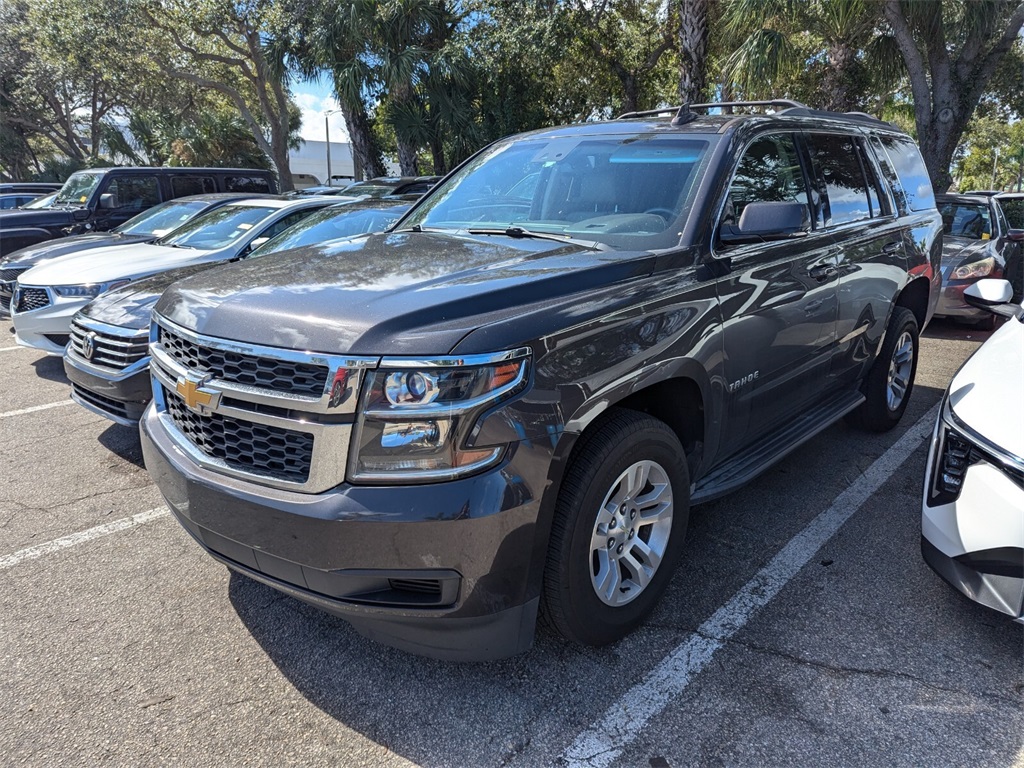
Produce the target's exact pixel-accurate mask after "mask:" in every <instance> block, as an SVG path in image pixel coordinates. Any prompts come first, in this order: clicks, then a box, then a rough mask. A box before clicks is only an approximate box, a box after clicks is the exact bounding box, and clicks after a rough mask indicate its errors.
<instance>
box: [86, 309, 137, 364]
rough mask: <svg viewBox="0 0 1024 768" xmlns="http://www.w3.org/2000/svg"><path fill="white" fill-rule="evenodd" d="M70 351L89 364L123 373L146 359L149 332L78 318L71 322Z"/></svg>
mask: <svg viewBox="0 0 1024 768" xmlns="http://www.w3.org/2000/svg"><path fill="white" fill-rule="evenodd" d="M70 352H71V353H72V354H73V355H75V356H76V357H78V358H81V359H82V360H85V361H86V362H88V363H91V364H92V365H95V366H99V367H102V368H109V369H111V370H114V371H123V370H126V369H127V368H129V367H131V366H136V368H141V367H142V365H140V363H141V361H143V360H146V359H147V358H148V357H149V331H148V330H146V331H139V330H137V329H135V328H119V327H117V326H113V325H106V324H104V323H97V322H95V321H91V320H89V319H88V318H83V317H82V316H81V315H79V316H76V317H75V319H74V320H72V321H71V347H70Z"/></svg>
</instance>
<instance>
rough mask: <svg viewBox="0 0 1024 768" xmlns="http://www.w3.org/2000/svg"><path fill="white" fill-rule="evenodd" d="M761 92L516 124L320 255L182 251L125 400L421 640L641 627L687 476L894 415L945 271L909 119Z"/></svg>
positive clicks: (219, 555) (486, 647)
mask: <svg viewBox="0 0 1024 768" xmlns="http://www.w3.org/2000/svg"><path fill="white" fill-rule="evenodd" d="M702 106H704V107H706V106H719V105H702ZM741 106H743V107H746V106H754V105H750V104H745V105H741ZM771 106H774V107H775V108H776V109H777V110H778V111H777V112H776V113H775V114H762V115H753V114H745V115H715V116H709V115H699V114H698V112H699V111H700V109H699V108H698V107H697V106H692V107H683V108H680V109H679V110H678V112H675V111H674V110H673V112H675V114H672V113H668V114H663V113H660V112H659V113H644V114H636V115H630V116H626V117H625V119H618V120H614V121H610V122H604V123H590V124H585V125H575V126H568V127H562V128H552V129H549V130H543V131H537V132H533V133H528V134H523V135H520V136H514V137H511V138H508V139H505V140H502V141H499V142H497V143H495V144H493V145H491V146H489V147H487V148H485V149H484V150H482V151H481V152H479V153H478V154H477V155H475V156H474V157H472V158H470V159H469V160H468V161H467V162H466V163H464V164H463V165H462V166H461V167H460V168H459V169H457V170H456V171H455V172H453V173H452V174H451V175H450V176H449V177H447V178H446V179H445V180H444V181H442V182H441V183H440V184H439V185H438V186H437V187H435V188H434V189H433V190H432V191H431V192H430V193H429V194H428V195H427V196H426V197H425V198H424V199H423V200H422V201H421V202H420V203H419V204H417V205H416V206H414V207H413V208H412V210H411V211H410V212H409V213H408V214H407V215H406V216H405V217H404V218H403V219H401V220H400V221H399V222H398V223H397V224H396V225H395V227H394V228H392V229H391V230H390V231H388V232H386V233H384V234H380V235H373V236H370V237H368V238H364V239H361V240H357V241H354V242H349V243H341V244H338V245H336V246H335V247H333V248H332V249H331V251H330V254H329V258H325V257H324V254H323V253H319V252H317V250H316V249H311V250H309V251H307V252H303V251H292V252H287V253H283V254H276V255H271V256H268V257H266V258H264V259H260V260H259V262H258V263H251V264H244V263H242V264H238V265H233V266H230V267H225V268H219V269H216V270H212V271H210V272H205V273H203V274H201V275H197V276H195V277H192V278H188V279H186V280H184V281H181V282H178V283H175V284H174V285H173V286H172V287H171V288H170V289H169V290H168V291H167V292H166V293H165V294H164V295H163V297H162V299H161V300H160V302H159V303H158V304H157V306H156V309H155V312H154V324H153V326H152V330H151V337H150V351H151V354H152V365H151V372H152V376H153V386H154V401H153V403H152V404H151V406H150V407H149V409H148V410H147V411H146V413H145V415H144V417H143V419H142V421H141V431H142V438H143V449H144V453H145V459H146V466H147V468H148V469H149V471H150V473H151V474H152V476H153V478H154V480H155V481H156V483H157V484H158V485H159V487H160V489H161V491H162V493H163V495H164V497H165V498H166V500H167V503H168V505H169V506H170V508H171V510H172V511H173V513H174V514H175V516H176V517H177V519H178V520H179V521H180V522H181V523H182V525H183V526H184V527H185V528H186V529H187V530H188V531H189V532H190V533H191V534H192V535H193V536H194V537H195V539H196V540H197V541H198V542H199V543H200V544H201V545H202V546H203V547H204V548H205V549H206V550H207V551H208V552H209V553H210V554H211V555H212V556H213V557H215V558H216V559H218V560H219V561H221V562H223V563H225V564H226V565H227V566H228V567H230V568H232V569H234V570H236V571H238V572H240V573H243V574H245V575H247V576H249V577H251V578H253V579H256V580H258V581H261V582H264V583H266V584H269V585H271V586H272V587H274V588H276V589H278V590H281V591H282V592H285V593H287V594H290V595H293V596H294V597H297V598H299V599H302V600H305V601H307V602H310V603H312V604H314V605H317V606H319V607H321V608H323V609H325V610H328V611H331V612H333V613H336V614H338V615H340V616H342V617H344V618H345V619H346V620H348V621H349V622H351V623H352V625H353V626H354V627H355V628H356V629H357V630H358V631H360V632H363V633H365V634H366V635H368V636H370V637H373V638H376V639H379V640H381V641H383V642H386V643H390V644H393V645H395V646H398V647H401V648H404V649H407V650H410V651H413V652H417V653H422V654H427V655H431V656H436V657H442V658H451V659H488V658H497V657H501V656H506V655H509V654H513V653H517V652H520V651H523V650H525V649H526V648H528V647H529V646H530V644H531V643H532V640H533V635H534V627H535V623H536V620H537V617H538V613H543V615H544V616H545V617H546V619H547V623H548V624H549V625H550V626H552V627H554V628H555V629H556V630H557V631H558V632H559V633H561V634H562V635H564V636H565V637H567V638H569V639H571V640H573V641H576V642H580V643H585V644H592V645H600V644H604V643H609V642H612V641H615V640H617V639H619V638H621V637H623V636H624V635H626V634H627V633H628V632H630V631H631V630H632V629H634V628H635V627H637V626H638V625H639V624H640V623H641V622H642V621H643V619H644V617H645V616H647V615H648V614H649V613H650V611H651V610H652V609H653V607H654V605H655V603H656V602H657V600H658V599H659V597H660V596H661V594H662V593H663V592H664V590H665V588H666V586H667V584H668V582H669V579H670V578H671V576H672V573H673V571H674V570H675V568H676V566H677V565H678V564H679V562H680V556H681V553H682V551H683V539H684V537H685V534H686V526H687V518H688V513H689V509H690V506H691V505H692V504H696V503H699V502H703V501H706V500H708V499H712V498H715V497H718V496H721V495H723V494H725V493H728V492H730V491H732V490H733V489H735V488H737V487H739V486H740V485H742V484H743V483H745V482H747V481H749V480H750V479H751V478H753V477H755V476H756V475H757V474H758V473H760V472H762V471H764V470H765V469H767V468H768V467H769V466H771V464H772V463H774V462H776V461H778V460H779V459H780V458H781V457H782V456H785V455H786V454H787V453H788V452H789V451H791V450H792V449H794V448H795V447H796V446H798V445H800V444H801V443H802V442H804V441H805V440H808V439H810V438H811V437H813V436H814V435H815V434H816V433H817V432H819V431H820V430H822V429H824V428H825V427H827V426H828V425H830V424H832V423H833V422H835V421H836V420H837V419H840V418H843V417H847V418H848V419H850V420H851V421H853V422H855V423H857V424H859V425H862V426H864V427H866V428H868V429H872V430H886V429H889V428H891V427H892V426H894V425H895V424H896V423H897V422H898V421H899V419H900V417H901V416H902V415H903V412H904V409H905V408H906V405H907V401H908V399H909V397H910V394H911V388H912V386H913V381H914V371H915V367H916V363H917V355H918V334H919V332H920V330H921V329H922V328H923V327H924V326H925V325H926V324H927V322H928V320H929V319H930V317H931V315H932V313H933V311H934V308H935V303H936V300H937V298H938V293H939V288H940V280H941V278H940V274H939V269H938V267H939V260H940V254H941V233H942V222H941V219H940V218H939V216H938V213H937V211H936V209H935V202H934V197H933V194H932V188H931V185H930V183H929V181H928V176H927V174H926V172H925V167H924V164H923V162H922V160H921V156H920V153H919V152H918V149H917V147H916V146H915V145H914V143H913V141H912V140H911V139H910V138H909V137H908V136H906V135H905V134H903V133H901V132H900V131H899V130H897V129H896V128H894V127H893V126H891V125H888V124H886V123H882V122H880V121H878V120H875V119H872V118H869V117H866V116H858V115H842V114H833V113H825V112H818V111H814V110H810V109H808V108H806V107H803V106H802V105H797V104H792V103H786V102H781V103H780V102H776V103H772V105H771ZM684 570H685V564H684Z"/></svg>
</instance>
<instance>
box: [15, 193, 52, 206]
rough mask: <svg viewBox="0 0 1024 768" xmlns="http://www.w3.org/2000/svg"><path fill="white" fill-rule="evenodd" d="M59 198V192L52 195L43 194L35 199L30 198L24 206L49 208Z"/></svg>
mask: <svg viewBox="0 0 1024 768" xmlns="http://www.w3.org/2000/svg"><path fill="white" fill-rule="evenodd" d="M56 199H57V193H56V192H54V193H53V194H52V195H43V196H42V197H37V198H36V199H35V200H29V201H28V202H27V203H25V204H24V205H23V206H21V207H22V208H49V207H50V206H51V205H52V204H53V201H54V200H56Z"/></svg>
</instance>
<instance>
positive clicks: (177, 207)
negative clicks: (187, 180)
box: [114, 200, 209, 237]
mask: <svg viewBox="0 0 1024 768" xmlns="http://www.w3.org/2000/svg"><path fill="white" fill-rule="evenodd" d="M207 205H209V203H206V202H203V201H201V200H171V201H169V202H166V203H162V204H160V205H154V206H153V207H152V208H150V209H149V210H147V211H143V212H142V213H140V214H139V215H138V216H135V217H133V218H131V219H128V221H126V222H125V223H124V224H122V225H121V226H120V227H117V228H116V229H114V231H115V232H120V233H121V234H124V235H156V236H157V237H163V236H164V235H166V234H167V233H168V232H171V231H173V230H175V229H177V228H178V227H180V226H181V225H182V224H184V223H185V222H186V221H188V220H189V219H191V218H192V217H193V216H195V215H196V214H197V213H199V212H200V211H201V210H203V209H204V208H205V207H206V206H207Z"/></svg>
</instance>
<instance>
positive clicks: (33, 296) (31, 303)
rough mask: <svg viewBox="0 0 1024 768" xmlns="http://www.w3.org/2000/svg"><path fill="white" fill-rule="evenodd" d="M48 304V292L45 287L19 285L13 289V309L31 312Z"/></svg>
mask: <svg viewBox="0 0 1024 768" xmlns="http://www.w3.org/2000/svg"><path fill="white" fill-rule="evenodd" d="M48 306H50V294H49V293H47V292H46V289H45V288H32V287H26V286H21V287H20V288H15V289H14V311H15V312H31V311H32V310H35V309H42V308H43V307H48Z"/></svg>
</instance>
